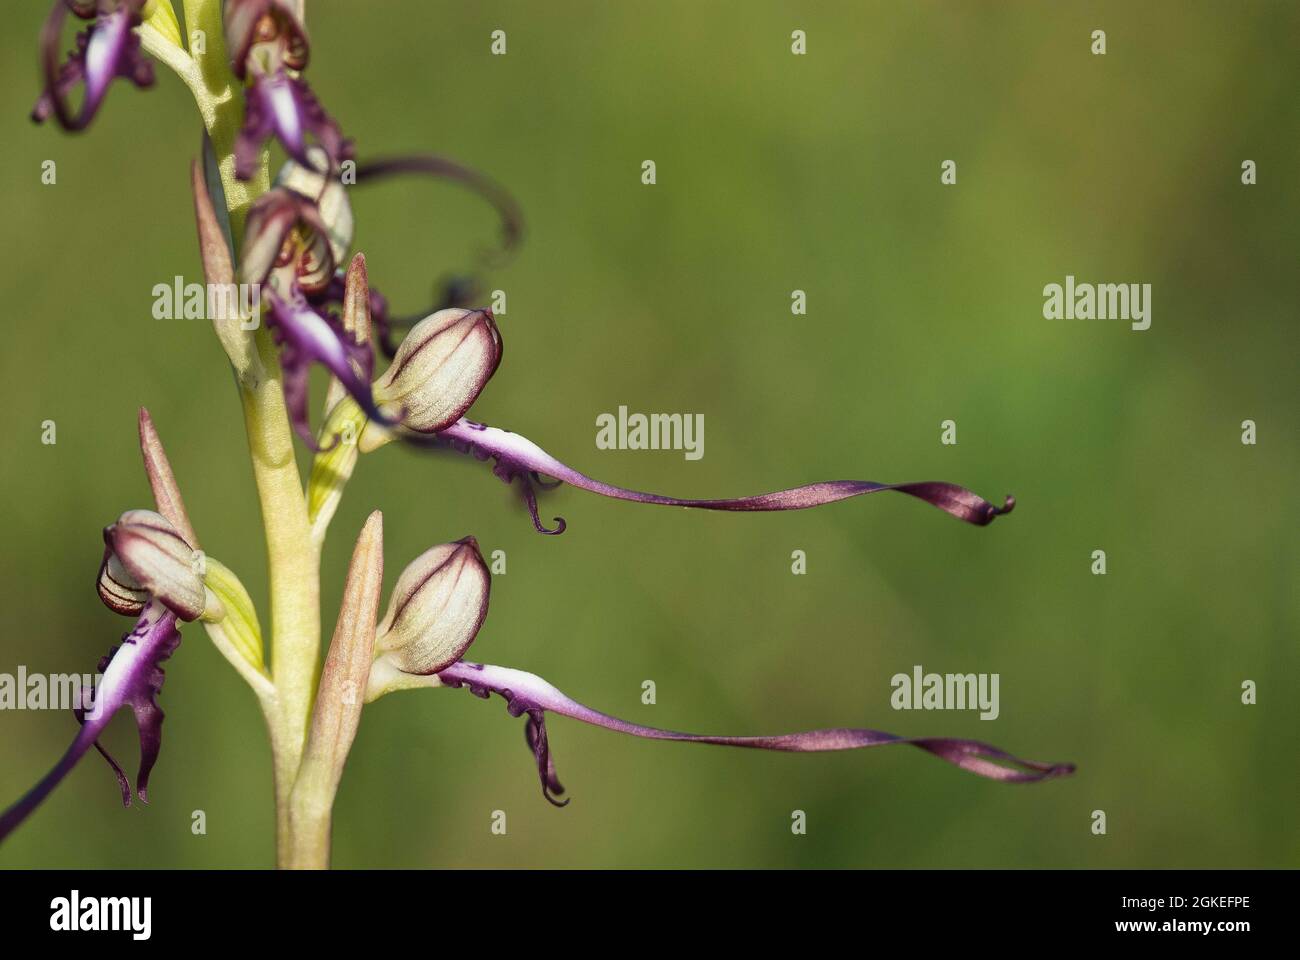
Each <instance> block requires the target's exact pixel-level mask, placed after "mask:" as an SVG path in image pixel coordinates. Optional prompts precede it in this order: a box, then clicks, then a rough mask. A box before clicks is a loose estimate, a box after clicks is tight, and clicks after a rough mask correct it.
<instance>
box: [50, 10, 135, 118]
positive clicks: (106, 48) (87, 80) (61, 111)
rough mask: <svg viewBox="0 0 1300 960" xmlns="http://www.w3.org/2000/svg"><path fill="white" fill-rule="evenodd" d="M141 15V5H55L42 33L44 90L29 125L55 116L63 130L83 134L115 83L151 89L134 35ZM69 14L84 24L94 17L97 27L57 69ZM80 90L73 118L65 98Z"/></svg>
mask: <svg viewBox="0 0 1300 960" xmlns="http://www.w3.org/2000/svg"><path fill="white" fill-rule="evenodd" d="M143 9H144V0H121V2H118V3H112V2H109V0H98V3H95V2H87V0H80V2H78V0H57V2H56V3H55V4H54V7H53V9H51V10H50V15H49V17H47V18H46V20H45V25H44V27H42V29H41V67H42V69H43V71H44V74H45V90H44V92H42V94H41V96H40V98H39V99H38V100H37V101H36V106H35V107H33V108H32V119H33V120H35V121H36V122H37V123H43V122H44V121H45V120H47V119H49V117H51V116H53V117H54V118H55V119H56V120H57V121H58V122H59V125H60V126H62V127H63V128H64V129H65V130H71V131H77V130H84V129H85V128H86V127H88V126H89V125H90V121H91V120H93V119H94V117H95V114H96V113H97V112H98V111H99V107H100V105H101V104H102V103H103V102H104V95H105V94H106V93H107V92H108V86H109V84H110V83H111V82H112V81H113V78H114V77H125V78H127V79H128V80H130V81H131V82H132V83H134V84H135V85H136V86H137V87H149V86H152V85H153V82H154V74H153V64H152V63H151V62H150V61H149V60H148V59H146V58H145V57H144V55H143V54H142V53H141V52H140V38H139V37H137V36H136V35H135V27H137V26H139V25H140V23H141V21H142V16H141V11H142V10H143ZM69 10H71V11H72V12H73V13H75V14H76V15H77V16H78V17H81V18H82V19H86V20H88V19H90V18H92V17H94V18H95V22H94V23H93V24H92V25H91V26H90V27H88V28H87V29H86V30H83V31H82V32H81V33H78V34H77V38H76V46H75V47H74V48H73V49H72V51H70V52H69V54H68V59H67V60H66V61H64V63H63V64H62V65H60V64H59V43H60V38H61V36H62V32H63V21H64V20H65V19H66V18H67V15H68V11H69ZM78 84H84V85H85V98H84V100H83V101H82V104H81V109H80V110H77V111H76V112H74V111H73V109H72V106H71V104H69V102H68V96H69V94H71V93H72V91H73V89H74V88H75V87H76V86H77V85H78Z"/></svg>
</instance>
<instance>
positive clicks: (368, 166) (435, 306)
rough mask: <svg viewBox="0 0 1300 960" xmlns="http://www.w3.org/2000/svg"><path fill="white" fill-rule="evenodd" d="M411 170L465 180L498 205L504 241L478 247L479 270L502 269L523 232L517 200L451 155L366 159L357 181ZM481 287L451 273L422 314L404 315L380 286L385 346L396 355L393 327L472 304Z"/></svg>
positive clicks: (378, 315)
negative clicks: (394, 310) (392, 312)
mask: <svg viewBox="0 0 1300 960" xmlns="http://www.w3.org/2000/svg"><path fill="white" fill-rule="evenodd" d="M407 175H417V176H426V177H431V178H433V179H438V180H450V181H452V182H454V183H459V184H462V185H463V186H465V187H468V188H469V189H470V190H472V191H473V192H474V193H476V194H478V195H479V196H481V197H483V198H484V199H485V200H487V202H488V203H490V204H491V205H492V207H493V208H494V209H495V210H496V212H497V217H498V218H499V220H500V223H501V243H500V246H499V247H498V248H497V249H495V250H482V251H480V252H479V256H478V260H479V266H480V269H485V270H486V269H497V268H500V267H501V266H502V265H503V264H505V263H506V262H507V261H508V260H509V259H510V257H511V256H513V255H514V252H515V251H516V250H517V249H518V248H519V244H520V243H521V242H522V240H523V234H524V217H523V212H522V211H521V210H520V207H519V203H518V201H516V200H515V198H514V197H513V196H512V195H511V194H510V192H509V191H508V190H506V189H505V187H503V186H501V185H500V184H499V183H497V182H496V181H495V180H493V179H491V178H490V177H488V176H486V175H485V174H483V173H480V172H479V171H477V170H475V169H473V168H472V167H468V166H466V165H465V164H463V163H460V162H458V161H456V160H452V159H451V158H449V157H444V156H440V155H438V154H435V153H417V154H410V155H406V156H394V157H380V158H377V159H375V160H367V161H365V162H364V163H360V164H358V166H357V169H356V182H357V185H358V186H362V185H364V184H368V183H377V182H379V181H381V180H385V179H388V178H390V177H399V176H407ZM480 287H481V284H480V283H479V282H478V280H477V279H476V278H474V277H473V276H469V277H465V276H455V277H452V278H451V279H449V280H448V281H446V282H445V283H444V285H443V289H442V290H441V292H440V293H438V294H437V296H436V298H435V301H434V302H433V303H432V304H430V305H429V307H427V308H426V309H424V310H422V311H420V312H418V313H408V314H405V315H404V316H401V317H390V316H389V311H388V301H387V300H386V299H385V298H384V297H383V296H381V295H380V294H378V292H377V291H376V292H375V294H374V298H373V300H372V308H371V309H372V313H373V314H374V322H375V329H376V333H377V335H378V339H379V344H380V346H381V347H382V348H383V350H384V352H385V353H386V354H388V356H390V357H391V356H392V355H393V353H394V352H395V351H396V349H397V345H396V344H395V343H394V341H393V335H392V331H393V329H394V328H397V327H409V326H412V325H414V324H416V323H418V322H419V321H420V320H422V319H424V318H425V317H427V316H429V315H430V314H432V313H436V312H437V311H438V310H443V309H446V308H448V307H468V306H471V305H472V304H474V303H475V302H477V301H478V300H479V299H480V297H479V292H480Z"/></svg>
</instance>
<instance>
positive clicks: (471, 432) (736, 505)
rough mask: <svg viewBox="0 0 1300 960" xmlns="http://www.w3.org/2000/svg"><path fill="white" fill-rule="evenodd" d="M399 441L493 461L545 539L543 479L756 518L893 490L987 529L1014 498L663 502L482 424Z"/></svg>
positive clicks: (793, 492)
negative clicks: (539, 489) (540, 506)
mask: <svg viewBox="0 0 1300 960" xmlns="http://www.w3.org/2000/svg"><path fill="white" fill-rule="evenodd" d="M404 438H405V439H407V440H408V441H409V442H411V443H414V444H416V445H425V446H449V447H451V448H452V449H455V450H458V451H460V452H461V453H471V454H473V455H474V456H475V457H477V458H478V459H480V460H486V459H488V458H493V459H495V460H496V466H494V467H493V468H492V472H493V473H495V474H496V475H497V476H498V477H500V478H501V479H502V480H503V481H505V482H506V483H511V482H513V481H514V480H515V479H519V480H520V481H521V483H520V486H521V489H522V492H523V496H524V502H525V503H526V504H527V506H528V512H529V514H530V515H531V517H532V521H533V526H534V527H535V528H536V530H537V531H538V532H539V533H547V534H558V533H563V532H564V528H565V526H566V524H565V522H564V519H563V518H562V517H555V518H554V519H555V523H556V524H557V526H556V528H555V529H554V530H548V529H547V528H546V527H544V526H543V525H542V522H541V519H540V518H539V517H538V514H537V495H536V491H535V489H534V485H540V486H543V487H546V486H551V485H553V484H547V483H546V482H544V481H543V480H542V479H541V477H542V475H546V476H549V477H554V478H555V479H556V480H557V481H561V482H563V483H568V484H571V485H572V486H575V487H578V488H579V489H582V490H587V491H590V492H591V493H598V494H600V495H601V496H603V497H612V498H614V499H616V500H632V501H635V502H637V503H655V504H660V505H661V506H669V507H693V508H696V509H699V510H729V511H759V512H767V511H777V510H806V509H808V508H809V507H818V506H822V505H823V504H828V503H835V502H837V501H839V500H847V499H849V498H851V497H858V496H862V495H863V494H868V493H879V492H881V491H883V490H893V491H896V492H898V493H905V494H907V495H908V496H911V497H916V498H917V499H918V500H923V501H925V502H926V503H928V504H930V505H931V506H934V507H938V508H939V509H940V510H942V511H944V512H945V513H947V514H950V515H951V516H954V517H956V518H957V519H958V520H964V521H965V522H966V523H970V524H974V525H975V526H980V527H982V526H987V525H988V524H990V523H992V522H993V521H994V519H996V518H997V517H999V516H1001V515H1003V514H1005V513H1010V512H1011V511H1012V510H1013V509H1014V508H1015V505H1016V500H1015V497H1011V496H1008V497H1007V498H1006V500H1005V502H1004V503H1003V505H1002V506H1000V507H999V506H995V505H994V504H992V503H989V501H987V500H985V499H984V498H983V497H981V496H979V495H978V494H975V493H972V492H971V491H970V490H967V489H966V488H965V487H960V486H958V485H957V484H955V483H946V482H943V481H937V480H927V481H920V482H916V483H876V482H874V481H872V480H827V481H822V482H820V483H809V484H805V485H804V486H801V487H792V488H790V489H787V490H777V491H776V492H774V493H764V494H759V495H756V496H750V497H734V498H730V499H722V500H711V499H686V498H682V497H665V496H661V495H660V494H657V493H642V492H641V491H639V490H628V489H626V488H625V487H617V486H614V485H613V484H610V483H604V482H602V481H600V480H593V479H592V478H591V477H589V476H587V475H586V474H584V473H580V472H578V471H577V470H575V469H573V468H572V467H570V466H568V465H567V464H564V463H561V462H560V461H559V460H557V459H556V458H555V457H553V456H551V455H550V454H549V453H547V452H546V451H545V450H543V449H542V448H541V447H539V446H537V444H535V443H533V442H532V441H531V440H529V439H528V438H527V437H523V436H520V435H519V434H517V433H510V432H509V431H507V430H500V429H498V428H496V427H489V426H487V425H486V424H482V423H475V422H474V421H472V420H466V419H464V418H461V419H460V420H458V421H457V422H456V423H453V424H452V425H451V426H449V427H445V428H444V429H442V430H440V431H438V432H437V433H435V434H433V435H431V436H411V435H409V434H404Z"/></svg>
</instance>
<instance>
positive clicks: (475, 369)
mask: <svg viewBox="0 0 1300 960" xmlns="http://www.w3.org/2000/svg"><path fill="white" fill-rule="evenodd" d="M501 353H502V346H501V333H500V331H499V330H498V329H497V325H496V322H495V320H494V319H493V317H492V311H491V310H487V309H480V310H465V309H451V310H439V311H438V312H437V313H435V314H433V315H432V316H430V317H426V318H425V319H423V320H421V321H420V322H419V323H417V324H416V325H415V326H414V327H413V328H412V329H411V332H410V333H408V334H407V335H406V338H405V339H404V340H403V341H402V344H401V346H400V347H398V348H397V355H396V356H395V357H394V358H393V362H392V364H391V365H390V366H389V368H388V369H387V370H386V371H384V375H383V376H382V377H380V378H379V379H378V380H377V381H376V382H375V399H376V400H378V401H379V402H380V403H381V404H390V403H391V404H397V405H399V406H400V407H401V410H402V415H401V420H402V426H403V427H404V428H406V429H408V430H412V431H415V432H416V433H423V434H430V433H436V432H437V431H439V430H442V429H444V428H445V427H449V426H451V425H452V424H454V423H455V422H456V421H457V420H459V419H460V418H461V417H462V416H463V415H464V414H465V411H467V410H468V409H469V408H470V406H471V405H473V403H474V401H475V400H477V399H478V395H479V394H480V393H481V392H482V391H483V388H484V387H485V386H487V382H488V381H489V380H490V379H491V378H492V374H494V373H495V372H496V369H497V366H498V365H499V364H500V363H501Z"/></svg>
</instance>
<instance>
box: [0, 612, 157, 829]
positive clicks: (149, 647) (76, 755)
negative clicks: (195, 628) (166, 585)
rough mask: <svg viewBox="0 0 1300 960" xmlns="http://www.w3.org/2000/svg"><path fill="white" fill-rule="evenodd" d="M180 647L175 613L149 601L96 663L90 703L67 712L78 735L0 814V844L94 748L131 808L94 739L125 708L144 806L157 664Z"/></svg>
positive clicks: (125, 787) (121, 777)
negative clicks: (135, 743) (136, 740)
mask: <svg viewBox="0 0 1300 960" xmlns="http://www.w3.org/2000/svg"><path fill="white" fill-rule="evenodd" d="M180 642H181V635H180V632H179V631H178V630H177V629H176V614H175V613H173V612H172V611H171V610H169V609H167V607H165V606H164V605H163V604H161V603H159V602H157V601H154V602H151V603H149V604H148V605H146V606H145V608H144V610H143V611H142V612H141V615H140V619H139V621H138V622H137V623H136V625H135V629H133V630H132V631H131V632H130V633H127V634H126V635H124V636H123V638H122V643H121V645H120V646H117V647H114V648H113V649H112V650H111V651H109V654H108V656H107V657H105V658H103V659H102V660H101V661H100V664H99V669H100V671H101V672H102V674H103V677H102V678H101V680H100V683H99V687H98V690H97V691H96V693H95V694H94V698H93V700H89V701H87V702H83V703H82V704H81V706H80V707H78V708H76V709H75V710H74V711H73V713H74V714H75V715H76V718H77V722H78V723H80V724H81V730H80V731H79V732H78V733H77V736H76V737H75V738H74V739H73V741H72V744H71V746H69V747H68V749H67V751H66V752H65V753H64V754H63V757H62V758H60V760H59V762H58V763H57V764H55V766H54V768H53V769H52V770H51V771H50V772H49V773H48V774H46V775H45V777H44V778H43V779H42V780H41V781H40V782H39V783H37V784H36V786H35V787H33V788H32V789H31V790H29V791H28V792H27V794H26V795H25V796H24V797H23V798H22V799H21V800H19V801H18V802H17V803H15V804H14V805H13V806H12V807H10V808H9V809H8V810H6V811H5V812H4V814H3V815H0V841H2V840H4V838H5V837H7V836H8V835H9V834H10V833H12V832H13V830H14V829H15V828H16V827H17V826H18V825H19V824H21V823H22V822H23V821H24V820H25V819H26V818H27V817H28V816H29V815H30V814H31V813H32V811H34V810H35V809H36V808H37V807H38V806H39V805H40V803H41V801H43V800H44V799H45V798H46V797H47V796H49V794H50V792H51V791H52V790H53V789H54V788H55V787H56V786H58V785H59V783H60V782H61V781H62V780H63V778H64V777H66V776H67V775H68V773H69V772H71V770H72V768H73V767H74V766H76V764H77V761H79V760H80V759H81V758H82V757H83V756H84V755H85V754H86V752H87V751H88V750H89V749H90V748H91V747H92V746H94V747H95V748H96V749H97V750H99V752H100V753H101V754H102V755H103V756H104V758H105V759H106V760H107V761H108V762H109V764H110V765H111V766H112V768H113V772H114V773H115V774H116V776H117V778H118V783H119V785H120V786H121V788H122V803H123V804H124V805H126V806H130V805H131V795H132V789H131V785H130V782H129V781H128V780H127V777H126V774H125V773H123V772H122V768H121V766H120V765H119V764H118V763H117V761H115V760H114V759H113V758H112V757H111V756H110V755H109V754H108V752H107V751H106V750H104V748H103V747H102V746H100V744H99V737H100V735H101V734H102V733H103V731H104V729H105V728H106V727H107V726H108V722H109V720H110V719H112V717H113V715H114V714H116V713H117V711H118V710H120V709H122V708H123V707H129V708H130V709H131V712H132V714H133V715H134V717H135V722H136V727H137V728H138V730H139V734H140V767H139V771H138V773H137V774H136V781H135V790H134V792H135V794H136V795H137V796H139V798H140V800H141V801H143V802H146V803H147V802H148V800H149V796H148V788H149V774H150V772H151V771H152V770H153V767H154V764H155V762H156V761H157V759H158V752H159V749H160V748H161V746H162V722H163V712H162V709H161V708H160V707H159V706H158V700H157V697H158V694H159V693H160V692H161V690H162V685H163V669H162V666H161V664H162V662H163V661H164V660H166V659H167V658H168V657H170V656H171V655H172V653H173V652H175V650H176V648H177V646H178V645H179V644H180Z"/></svg>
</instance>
